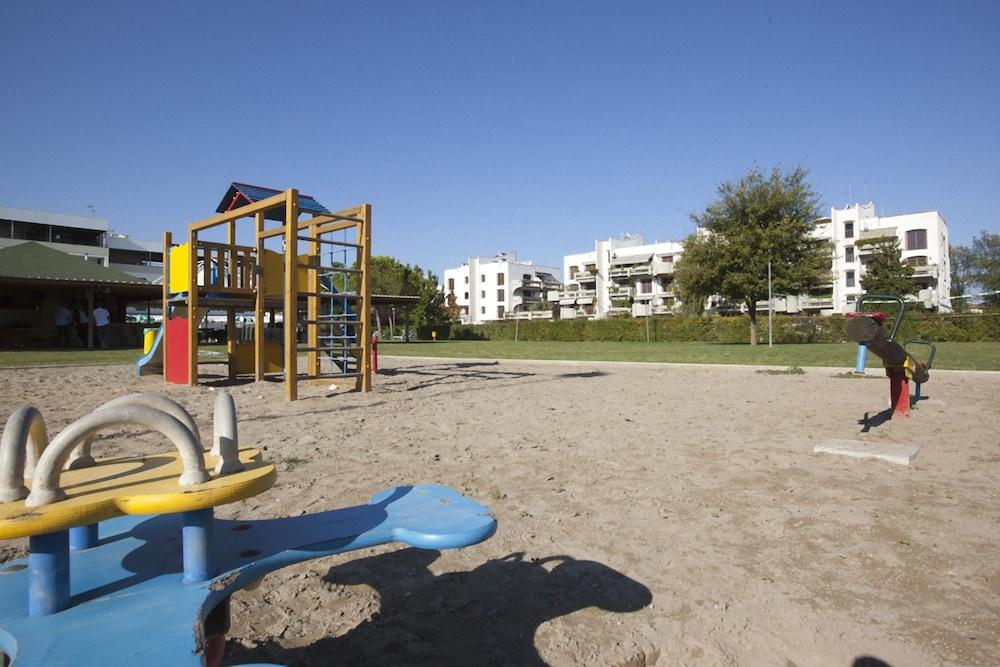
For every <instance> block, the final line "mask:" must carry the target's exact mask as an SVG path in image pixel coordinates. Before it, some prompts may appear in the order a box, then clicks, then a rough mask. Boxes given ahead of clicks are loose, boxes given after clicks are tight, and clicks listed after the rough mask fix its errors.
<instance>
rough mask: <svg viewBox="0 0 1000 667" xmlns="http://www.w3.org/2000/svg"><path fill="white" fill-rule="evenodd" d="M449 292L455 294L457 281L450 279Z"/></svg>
mask: <svg viewBox="0 0 1000 667" xmlns="http://www.w3.org/2000/svg"><path fill="white" fill-rule="evenodd" d="M448 291H449V292H454V291H455V279H454V278H448Z"/></svg>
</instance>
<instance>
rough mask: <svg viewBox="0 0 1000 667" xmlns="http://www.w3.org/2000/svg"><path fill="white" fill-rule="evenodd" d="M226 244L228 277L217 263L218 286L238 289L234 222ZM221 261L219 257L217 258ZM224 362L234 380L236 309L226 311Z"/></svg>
mask: <svg viewBox="0 0 1000 667" xmlns="http://www.w3.org/2000/svg"><path fill="white" fill-rule="evenodd" d="M226 243H228V244H229V246H230V247H229V248H226V254H227V259H228V261H227V262H226V273H228V274H229V275H228V276H224V275H222V273H223V271H222V263H221V261H220V263H219V279H220V282H219V284H220V285H222V286H223V287H239V286H240V285H239V284H238V281H237V279H236V250H235V249H234V248H233V247H232V246H234V245H236V221H235V220H230V221H229V223H228V224H227V225H226ZM219 259H220V260H221V259H222V258H221V257H220V258H219ZM226 360H227V361H228V364H227V365H228V367H229V369H228V370H229V379H230V380H233V379H235V378H236V308H232V307H230V308H227V309H226Z"/></svg>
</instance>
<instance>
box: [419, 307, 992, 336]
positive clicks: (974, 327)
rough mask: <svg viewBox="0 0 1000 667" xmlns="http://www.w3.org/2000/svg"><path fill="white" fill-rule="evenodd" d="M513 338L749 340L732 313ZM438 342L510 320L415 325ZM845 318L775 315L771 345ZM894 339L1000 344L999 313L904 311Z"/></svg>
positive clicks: (520, 328)
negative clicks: (946, 313)
mask: <svg viewBox="0 0 1000 667" xmlns="http://www.w3.org/2000/svg"><path fill="white" fill-rule="evenodd" d="M516 328H517V337H518V339H519V340H525V341H645V340H647V331H648V339H649V340H651V341H665V342H666V341H673V342H680V341H699V342H711V343H746V342H747V341H749V340H750V319H749V318H748V317H746V316H734V317H721V316H711V317H680V316H666V317H653V318H651V319H649V321H648V322H647V321H646V318H642V317H637V318H632V317H618V318H612V319H607V320H585V319H572V320H531V321H527V322H519V323H517V325H516ZM432 330H434V331H436V332H437V339H438V340H470V339H475V340H514V333H515V323H514V322H506V321H505V322H491V323H488V324H481V325H440V326H435V327H420V329H419V330H418V336H419V337H420V338H421V339H424V340H430V339H431V331H432ZM757 331H758V336H759V337H760V338H761V339H762V340H764V339H766V338H767V316H766V315H764V316H760V315H758V318H757ZM846 334H847V319H846V318H844V317H842V316H839V315H834V316H830V317H819V316H811V317H810V316H786V315H777V316H775V317H774V332H773V335H774V342H776V343H843V342H847V335H846ZM896 338H897V340H909V339H911V338H922V339H925V340H931V341H936V342H937V341H942V342H943V341H954V342H979V341H992V342H1000V313H988V314H984V315H965V314H962V315H958V314H955V315H939V314H927V313H920V312H915V313H907V315H906V317H905V318H904V319H903V324H902V325H901V326H900V331H899V333H898V334H897V336H896Z"/></svg>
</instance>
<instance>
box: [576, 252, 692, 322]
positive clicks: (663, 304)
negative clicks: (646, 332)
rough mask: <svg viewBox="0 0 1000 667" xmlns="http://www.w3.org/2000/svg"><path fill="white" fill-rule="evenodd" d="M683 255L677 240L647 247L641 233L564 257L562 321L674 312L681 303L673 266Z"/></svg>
mask: <svg viewBox="0 0 1000 667" xmlns="http://www.w3.org/2000/svg"><path fill="white" fill-rule="evenodd" d="M683 252H684V246H683V244H681V243H680V242H677V241H657V242H655V243H645V242H644V240H643V237H642V235H641V234H625V235H623V236H622V237H620V238H612V239H607V240H598V241H595V243H594V249H593V250H591V251H589V252H583V253H577V254H573V255H566V256H565V257H564V258H563V274H564V275H565V277H566V283H565V284H564V285H563V288H562V290H560V291H559V310H560V317H562V318H566V319H571V318H574V317H586V318H588V319H602V318H605V317H610V316H614V315H633V316H644V315H666V314H670V313H673V312H674V311H675V310H676V308H677V306H678V305H679V303H680V301H679V300H678V299H677V295H676V293H675V292H674V287H673V277H674V262H675V261H676V260H677V259H679V258H680V256H681V255H682V254H683Z"/></svg>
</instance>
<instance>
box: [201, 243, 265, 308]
mask: <svg viewBox="0 0 1000 667" xmlns="http://www.w3.org/2000/svg"><path fill="white" fill-rule="evenodd" d="M196 252H197V258H196V262H197V265H198V266H201V267H202V269H201V272H200V275H199V277H198V286H199V287H205V288H208V289H211V290H212V291H214V292H220V293H224V294H233V295H246V294H252V293H253V291H254V289H256V286H257V250H256V248H254V247H253V246H242V245H232V244H229V243H215V242H213V241H198V245H197V250H196Z"/></svg>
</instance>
